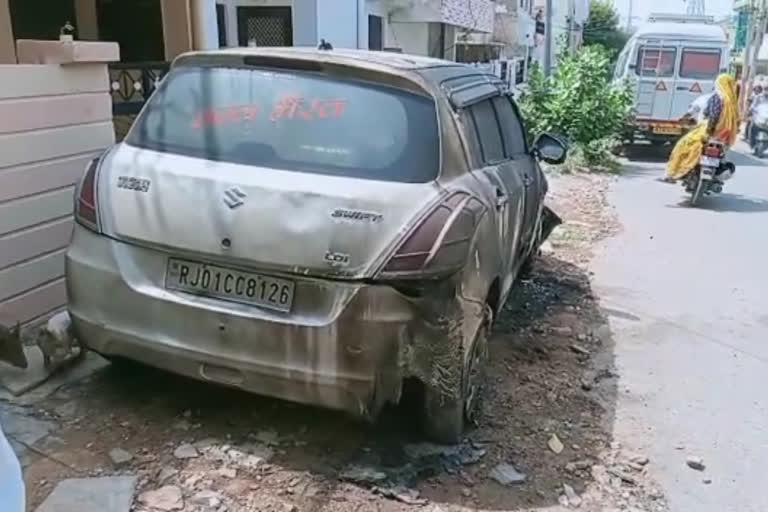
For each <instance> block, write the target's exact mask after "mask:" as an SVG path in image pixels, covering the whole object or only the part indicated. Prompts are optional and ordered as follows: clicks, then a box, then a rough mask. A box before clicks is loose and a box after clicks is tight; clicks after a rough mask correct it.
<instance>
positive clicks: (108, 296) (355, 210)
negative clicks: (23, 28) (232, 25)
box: [66, 48, 565, 441]
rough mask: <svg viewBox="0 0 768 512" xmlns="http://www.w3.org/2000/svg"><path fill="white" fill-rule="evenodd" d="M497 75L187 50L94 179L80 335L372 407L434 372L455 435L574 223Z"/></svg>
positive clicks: (85, 211) (345, 53)
mask: <svg viewBox="0 0 768 512" xmlns="http://www.w3.org/2000/svg"><path fill="white" fill-rule="evenodd" d="M564 157H565V148H564V146H563V145H562V144H561V143H560V142H559V141H558V140H557V139H555V138H553V137H549V136H542V137H540V138H539V140H538V142H537V143H536V144H535V145H534V147H533V148H530V147H529V145H528V143H527V139H526V135H525V131H524V127H523V125H522V123H521V121H520V118H519V115H518V112H517V108H516V106H515V104H514V102H513V100H512V98H511V96H509V95H508V94H506V93H505V91H504V90H503V89H502V86H501V83H500V82H499V81H498V80H496V79H495V78H493V77H489V76H487V75H484V74H482V73H481V72H479V71H478V70H477V69H475V68H472V67H468V66H464V65H461V64H457V63H454V62H446V61H441V60H436V59H428V58H421V57H411V56H407V55H398V54H387V53H379V52H366V51H353V50H333V51H323V50H315V49H300V48H271V49H270V48H239V49H232V50H222V51H215V52H203V53H192V54H186V55H183V56H180V57H179V58H177V59H176V61H175V62H174V63H173V66H172V70H171V72H170V73H169V75H168V76H167V77H166V78H165V80H164V81H163V83H162V84H161V86H160V87H159V88H158V90H157V91H156V92H155V94H154V95H153V97H152V98H151V100H150V101H149V103H148V104H147V105H146V106H145V108H144V109H143V111H142V113H141V114H140V115H139V117H138V119H137V121H136V123H135V124H134V126H133V127H132V128H131V131H130V133H129V134H128V136H127V138H126V140H125V141H124V142H122V143H121V144H118V145H116V146H114V147H113V148H111V149H109V150H108V151H107V152H105V154H104V155H103V156H102V157H101V158H99V159H97V160H95V161H94V162H93V163H92V164H91V166H90V167H89V169H88V170H87V171H86V173H85V175H84V177H83V180H82V182H81V183H80V185H79V187H78V189H77V191H76V198H75V210H76V219H77V224H76V228H75V231H74V235H73V239H72V242H71V244H70V246H69V249H68V251H67V257H66V267H67V269H66V282H67V289H68V293H69V299H70V302H69V312H70V315H71V318H72V321H73V325H74V327H75V330H76V332H77V335H78V337H79V339H80V340H81V342H82V343H83V344H84V345H85V346H87V347H88V348H90V349H92V350H94V351H96V352H99V353H101V354H102V355H105V356H107V357H108V358H112V359H115V358H127V359H131V360H136V361H140V362H143V363H145V364H148V365H151V366H155V367H159V368H162V369H166V370H169V371H172V372H176V373H179V374H182V375H186V376H189V377H193V378H197V379H203V380H207V381H211V382H215V383H218V384H223V385H228V386H234V387H238V388H242V389H245V390H248V391H251V392H255V393H259V394H264V395H269V396H273V397H278V398H282V399H286V400H291V401H296V402H301V403H307V404H313V405H319V406H323V407H329V408H335V409H342V410H345V411H349V412H351V413H354V414H356V415H359V416H363V417H368V418H374V417H375V416H376V415H377V414H378V412H379V411H380V410H381V408H382V407H383V406H384V404H386V403H397V402H398V401H399V400H400V398H401V395H402V390H403V383H404V381H406V379H411V380H413V381H414V382H418V383H420V384H421V386H422V389H423V395H424V401H425V403H424V412H425V414H424V416H425V427H426V429H427V431H428V433H429V434H430V435H431V436H432V437H434V438H435V439H438V440H442V441H456V440H457V439H458V438H459V436H460V435H461V428H462V425H463V422H464V420H465V418H466V417H467V416H468V415H469V414H470V413H471V411H472V410H473V405H474V403H475V398H476V396H477V393H478V390H479V387H480V382H481V375H482V366H483V364H484V359H485V356H486V355H487V347H486V338H487V332H488V329H489V327H490V325H491V322H492V319H493V315H494V313H495V312H496V311H498V310H499V309H500V308H501V306H502V304H503V303H504V300H505V299H506V297H507V295H508V293H509V291H510V288H511V286H512V284H513V282H514V280H515V278H516V276H517V275H518V272H519V271H520V269H521V267H522V266H523V265H524V264H525V263H526V262H530V261H531V258H533V257H534V256H535V254H536V252H537V249H538V245H539V244H540V243H541V242H542V241H543V239H544V238H545V237H546V235H547V233H548V232H549V230H550V229H551V227H552V226H553V225H554V223H556V222H557V219H556V216H554V214H551V212H549V211H548V210H545V208H544V204H543V203H544V196H545V194H546V192H547V182H546V179H545V177H544V175H543V174H542V172H541V169H540V168H539V165H538V163H537V159H545V160H548V161H553V162H558V161H562V159H564Z"/></svg>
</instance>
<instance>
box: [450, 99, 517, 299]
mask: <svg viewBox="0 0 768 512" xmlns="http://www.w3.org/2000/svg"><path fill="white" fill-rule="evenodd" d="M494 101H496V99H495V98H489V99H483V100H482V101H479V102H476V103H473V104H470V105H469V106H468V107H467V108H465V109H464V112H463V121H464V123H465V125H466V126H468V127H470V129H469V130H468V131H469V136H470V137H469V138H470V140H471V141H472V142H471V143H472V144H473V145H474V146H475V147H476V149H477V150H476V152H475V153H476V154H477V155H478V158H479V162H477V163H476V165H478V166H479V167H481V170H480V172H478V173H477V175H478V178H479V179H481V180H484V181H485V182H486V183H488V184H489V185H490V187H489V188H490V189H492V190H493V191H494V197H493V201H494V202H495V209H496V215H497V217H498V223H497V225H498V226H499V242H500V243H499V245H500V247H502V251H503V254H502V258H503V262H504V276H503V283H502V284H503V286H502V292H503V293H506V291H507V290H508V289H509V287H510V286H511V284H512V277H513V276H512V269H513V268H514V264H515V261H516V256H517V254H518V250H519V246H520V242H521V239H522V228H523V222H524V219H525V183H524V181H523V173H521V172H520V170H519V167H520V163H519V162H516V161H515V160H514V159H512V158H509V157H508V156H507V154H506V151H505V146H504V137H503V135H502V130H501V126H500V124H499V118H498V115H497V114H496V108H495V107H494Z"/></svg>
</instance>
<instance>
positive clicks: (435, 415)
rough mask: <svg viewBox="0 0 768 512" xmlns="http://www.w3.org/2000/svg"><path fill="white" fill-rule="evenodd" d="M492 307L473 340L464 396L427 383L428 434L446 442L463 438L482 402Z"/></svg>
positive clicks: (434, 439)
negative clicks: (456, 395)
mask: <svg viewBox="0 0 768 512" xmlns="http://www.w3.org/2000/svg"><path fill="white" fill-rule="evenodd" d="M492 316H493V314H492V311H491V308H490V307H488V306H486V312H485V314H484V319H483V321H482V322H481V323H480V325H479V327H478V329H477V333H476V334H475V339H474V340H473V343H472V348H471V350H472V353H471V354H470V357H469V358H468V363H467V364H466V365H464V368H462V379H461V381H462V383H461V396H460V397H459V398H456V397H452V396H446V395H445V394H443V393H442V392H440V391H439V390H437V389H434V388H431V387H429V386H426V389H425V393H424V430H425V433H426V434H427V436H428V437H429V438H430V439H431V440H432V441H435V442H438V443H442V444H456V443H459V442H460V441H461V438H462V434H463V433H464V428H465V425H466V422H467V420H469V421H472V420H473V419H474V413H475V410H476V409H477V406H478V402H479V395H480V393H481V388H482V384H483V382H484V380H485V379H484V377H485V370H486V366H487V359H488V335H489V330H490V326H491V324H492V322H493V320H492Z"/></svg>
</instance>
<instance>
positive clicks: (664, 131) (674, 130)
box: [653, 125, 683, 135]
mask: <svg viewBox="0 0 768 512" xmlns="http://www.w3.org/2000/svg"><path fill="white" fill-rule="evenodd" d="M653 133H657V134H659V135H680V134H681V133H683V130H682V128H680V127H679V126H675V125H656V126H654V127H653Z"/></svg>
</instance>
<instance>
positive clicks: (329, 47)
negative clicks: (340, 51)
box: [317, 39, 333, 50]
mask: <svg viewBox="0 0 768 512" xmlns="http://www.w3.org/2000/svg"><path fill="white" fill-rule="evenodd" d="M317 49H318V50H333V45H332V44H331V43H329V42H328V41H326V40H325V39H321V40H320V44H318V45H317Z"/></svg>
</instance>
